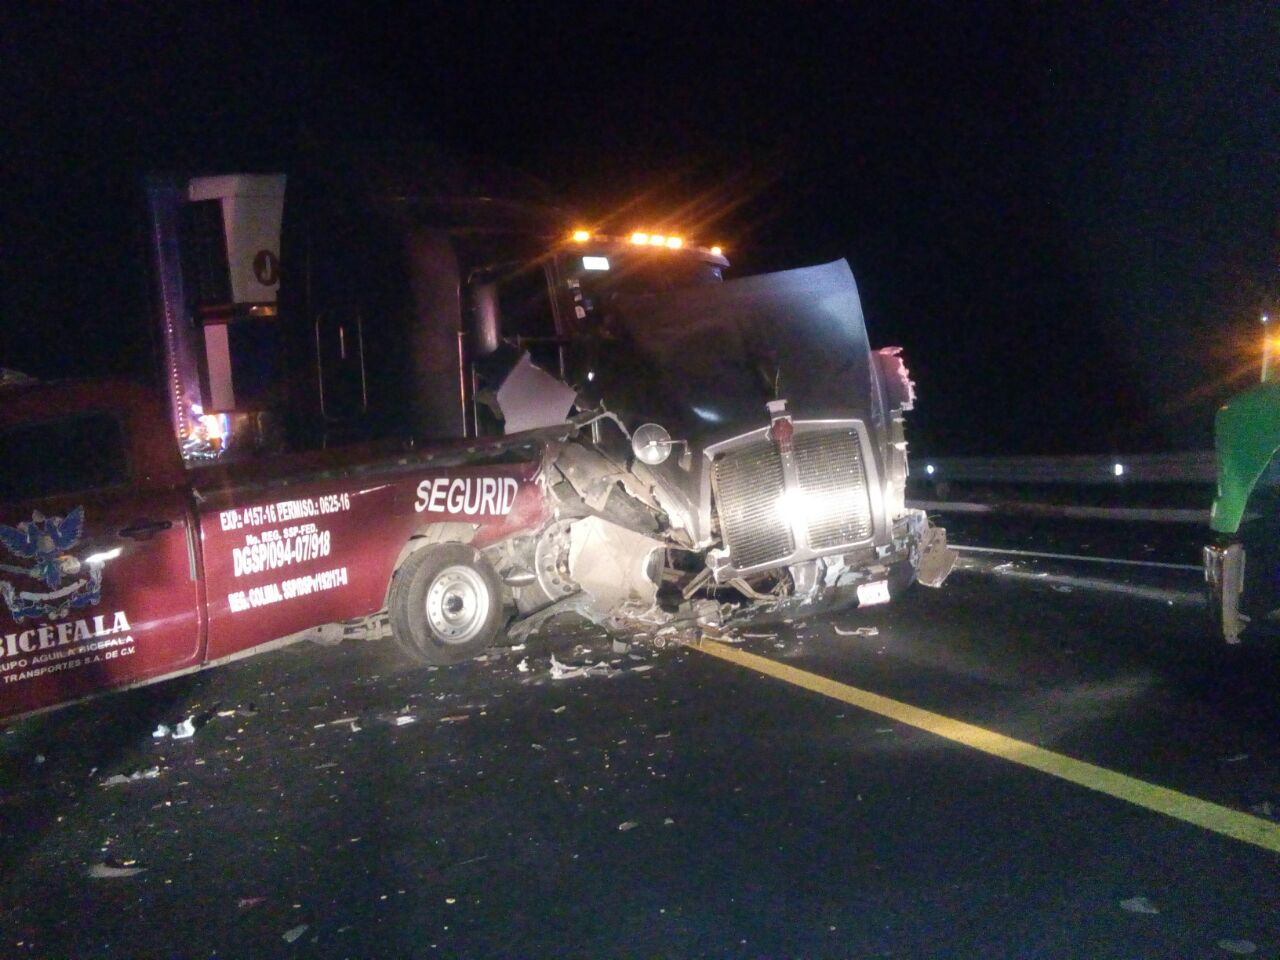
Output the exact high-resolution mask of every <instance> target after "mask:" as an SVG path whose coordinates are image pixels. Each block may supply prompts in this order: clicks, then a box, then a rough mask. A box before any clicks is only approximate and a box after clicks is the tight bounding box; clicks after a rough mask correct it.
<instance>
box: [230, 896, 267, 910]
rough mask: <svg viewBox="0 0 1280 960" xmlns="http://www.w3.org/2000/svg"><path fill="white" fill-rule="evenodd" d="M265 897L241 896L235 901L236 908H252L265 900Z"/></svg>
mask: <svg viewBox="0 0 1280 960" xmlns="http://www.w3.org/2000/svg"><path fill="white" fill-rule="evenodd" d="M266 899H267V898H266V897H241V898H240V899H239V900H237V901H236V909H237V910H252V909H253V908H254V907H256V906H257V905H258V904H260V903H263V902H265V901H266Z"/></svg>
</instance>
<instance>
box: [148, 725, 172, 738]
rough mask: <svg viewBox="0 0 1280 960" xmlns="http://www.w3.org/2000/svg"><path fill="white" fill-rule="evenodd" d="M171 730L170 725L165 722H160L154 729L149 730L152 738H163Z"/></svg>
mask: <svg viewBox="0 0 1280 960" xmlns="http://www.w3.org/2000/svg"><path fill="white" fill-rule="evenodd" d="M172 732H173V730H172V728H170V726H169V725H168V724H167V723H162V724H160V726H158V727H156V728H155V729H154V730H152V731H151V738H152V739H153V740H163V739H164V738H165V737H167V736H168V735H169V734H170V733H172Z"/></svg>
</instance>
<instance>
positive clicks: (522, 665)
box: [516, 643, 533, 673]
mask: <svg viewBox="0 0 1280 960" xmlns="http://www.w3.org/2000/svg"><path fill="white" fill-rule="evenodd" d="M520 646H522V647H523V646H524V644H523V643H522V644H520ZM516 669H517V670H519V671H520V672H521V673H528V672H529V671H530V670H532V669H533V668H532V667H530V666H529V658H528V657H522V658H521V659H520V662H519V663H517V664H516Z"/></svg>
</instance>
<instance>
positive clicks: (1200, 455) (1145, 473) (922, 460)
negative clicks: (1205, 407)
mask: <svg viewBox="0 0 1280 960" xmlns="http://www.w3.org/2000/svg"><path fill="white" fill-rule="evenodd" d="M1217 470H1218V468H1217V460H1216V458H1215V456H1214V453H1213V451H1212V450H1195V451H1190V452H1185V453H1141V454H1133V455H1131V456H1130V455H1119V454H1116V455H1110V456H1072V457H922V456H920V455H919V453H917V454H915V455H914V456H913V457H912V461H911V473H912V480H913V481H914V482H916V483H919V482H925V483H928V482H933V483H944V482H947V481H957V482H965V481H977V482H986V483H1068V484H1069V483H1084V484H1115V483H1210V484H1212V483H1217V480H1218V473H1217Z"/></svg>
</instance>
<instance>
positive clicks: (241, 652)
mask: <svg viewBox="0 0 1280 960" xmlns="http://www.w3.org/2000/svg"><path fill="white" fill-rule="evenodd" d="M577 320H578V321H579V322H578V323H577V325H576V326H575V327H574V328H573V329H571V330H570V331H568V336H566V337H564V338H563V340H564V341H565V343H567V345H568V349H567V352H566V354H565V356H566V362H565V363H564V369H565V372H566V376H565V380H566V381H567V382H568V383H572V384H579V385H582V386H584V387H587V388H589V389H590V390H591V391H592V392H594V394H595V395H594V396H590V395H588V394H587V393H586V391H585V390H577V391H575V390H574V389H568V388H567V387H566V383H565V382H563V381H559V380H555V379H554V378H552V377H550V375H549V374H545V373H543V372H542V371H540V370H537V369H536V368H533V370H532V374H531V379H530V378H526V383H525V385H524V386H523V387H522V388H521V389H520V390H519V391H518V396H517V399H516V400H512V399H511V397H512V394H511V393H506V394H504V393H503V391H499V392H498V401H502V400H503V399H504V397H505V398H506V400H507V401H508V402H509V403H512V404H514V403H517V402H518V403H519V404H520V405H521V409H519V410H516V409H510V410H506V411H505V413H506V422H507V423H508V424H513V423H520V424H521V425H526V426H530V428H529V429H525V430H521V431H520V432H517V433H513V434H511V435H508V436H503V437H494V438H490V439H473V440H464V441H451V442H444V443H438V444H432V445H429V446H426V447H422V446H405V445H397V444H390V445H387V444H384V445H382V446H381V447H377V448H375V447H362V448H358V449H356V448H352V449H346V450H336V451H335V450H328V451H315V452H313V453H301V454H293V455H278V456H272V457H268V458H261V457H258V458H252V457H251V458H249V459H247V460H244V461H243V462H239V463H236V462H226V463H214V464H206V465H203V466H201V465H191V464H187V465H185V466H184V465H183V463H182V460H181V458H180V457H179V455H178V446H177V444H176V443H175V442H174V438H173V436H172V434H171V432H170V430H169V428H168V426H167V424H166V418H165V416H164V413H163V412H162V410H161V409H160V407H159V405H158V404H157V403H156V402H155V398H151V397H148V396H147V395H146V394H145V392H144V391H141V390H139V389H137V388H135V387H129V386H127V385H122V384H115V385H111V384H105V385H100V384H92V383H63V384H58V383H54V384H32V383H23V384H19V385H14V386H8V387H3V386H0V395H3V400H4V402H3V403H0V455H2V456H3V458H4V459H5V462H6V463H9V464H21V469H20V470H15V471H10V472H8V473H7V474H6V475H5V477H4V478H3V481H4V482H3V483H0V547H2V548H3V550H0V598H2V599H3V601H4V602H3V605H0V717H3V716H15V715H19V714H23V713H29V712H32V711H36V710H42V709H47V708H49V707H52V706H57V705H60V704H63V703H67V702H70V701H72V700H76V699H80V698H82V697H85V696H90V695H93V694H95V693H99V692H103V691H105V690H110V689H121V688H124V687H130V686H137V685H139V684H144V683H152V682H155V681H158V680H162V679H165V678H168V677H172V676H177V675H179V674H183V673H188V672H191V671H193V670H200V669H204V668H206V667H211V666H215V665H217V664H219V663H222V662H226V661H229V660H234V659H237V658H239V657H242V656H246V655H248V654H251V653H255V652H258V651H261V650H266V649H271V648H273V647H275V646H278V645H279V644H280V643H283V642H287V641H289V640H296V639H305V638H316V637H321V638H326V639H334V638H341V637H343V636H349V635H356V634H359V633H360V632H361V631H364V632H367V633H372V634H379V633H381V632H383V631H382V629H381V625H382V624H384V623H387V622H389V625H390V632H391V634H392V636H393V637H394V639H395V640H396V642H397V643H398V645H399V646H400V647H401V648H402V649H403V650H404V651H405V652H406V654H408V655H409V656H410V657H411V658H412V659H414V660H416V661H419V662H426V663H436V664H444V663H456V662H458V661H460V660H463V659H466V658H468V657H471V656H474V655H476V654H478V653H480V652H481V651H482V650H484V649H485V648H487V647H489V646H490V645H492V644H493V643H495V642H499V637H501V636H502V635H503V632H504V630H506V633H507V635H508V636H509V637H513V638H515V637H519V636H520V635H521V634H522V633H524V632H528V631H529V630H531V629H533V628H535V627H536V626H537V625H538V624H540V623H542V622H544V621H546V620H547V619H548V618H550V617H552V616H555V615H556V614H559V613H562V612H566V611H574V612H577V613H579V614H581V615H583V616H586V617H587V618H589V619H591V620H592V621H594V622H596V623H599V624H602V625H604V626H606V627H609V628H621V629H630V630H634V629H637V628H639V629H646V630H651V629H654V628H655V627H657V626H660V625H661V624H664V623H667V622H670V621H672V620H674V619H679V618H684V619H690V618H693V617H694V616H697V617H698V618H700V619H704V621H705V619H706V618H707V617H711V618H716V617H721V616H723V615H725V614H731V613H732V612H733V611H734V610H740V611H753V610H759V609H768V610H774V611H784V612H786V613H787V615H803V614H804V613H806V612H810V611H813V610H817V609H819V608H820V607H825V606H828V605H830V604H852V603H859V604H874V603H881V602H884V601H887V600H890V599H892V598H894V597H896V596H897V595H898V594H900V593H901V592H902V591H903V590H904V589H905V588H906V587H908V586H909V585H910V584H911V583H912V582H913V581H915V580H919V581H920V582H922V583H925V584H927V585H931V586H936V585H939V584H940V583H941V582H942V580H943V579H944V578H945V577H946V575H947V573H948V572H949V570H950V567H951V564H952V563H953V562H954V554H953V552H952V551H950V550H948V548H947V547H946V540H945V533H944V531H942V530H940V529H937V528H933V527H931V526H930V525H929V522H928V520H927V518H926V517H925V515H924V514H923V513H921V512H920V511H916V510H908V509H907V508H906V506H905V504H904V500H903V496H904V487H905V482H906V476H907V459H906V442H905V440H904V437H903V413H904V412H905V411H907V410H910V409H911V406H912V402H913V399H914V397H913V388H912V383H911V381H910V380H909V379H908V377H907V373H906V370H905V368H904V366H903V364H902V362H901V360H900V358H899V356H898V351H897V350H896V349H889V350H880V351H872V350H871V349H870V347H869V345H868V341H867V335H866V330H865V328H864V325H863V318H862V310H861V306H860V303H859V300H858V291H857V287H856V285H855V284H854V280H853V276H852V275H851V273H850V271H849V268H848V266H847V265H846V264H845V263H844V262H843V261H840V262H837V263H832V264H827V265H825V266H819V267H813V268H808V269H802V270H794V271H789V272H785V273H777V274H770V275H764V276H758V277H749V278H746V279H742V280H734V281H730V282H727V283H714V284H707V285H705V286H694V287H691V288H685V289H681V290H678V291H673V292H670V293H661V294H650V293H646V294H631V295H626V294H623V293H620V292H619V293H617V294H616V295H614V294H608V293H598V294H597V295H596V296H595V300H594V301H591V300H589V299H588V298H586V297H584V298H583V309H582V310H581V314H580V315H578V316H577ZM527 360H528V358H527V357H524V358H522V359H521V363H522V364H525V366H526V368H527V366H528V364H527ZM566 396H567V397H568V398H569V400H568V404H569V406H568V407H566V405H565V404H566V400H565V398H566ZM574 408H576V409H574ZM383 612H385V614H386V616H385V617H382V616H379V614H381V613H383ZM513 619H515V620H519V621H521V622H518V623H516V624H515V625H514V626H511V624H512V621H513ZM339 624H346V627H345V628H344V627H342V626H337V625H339ZM508 627H510V629H509V630H507V628H508Z"/></svg>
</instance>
